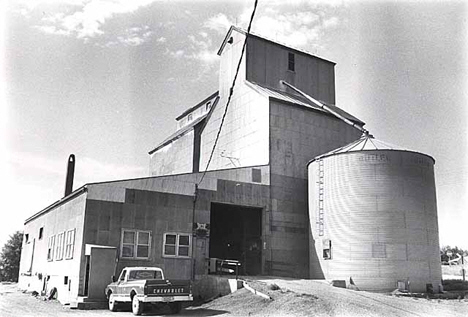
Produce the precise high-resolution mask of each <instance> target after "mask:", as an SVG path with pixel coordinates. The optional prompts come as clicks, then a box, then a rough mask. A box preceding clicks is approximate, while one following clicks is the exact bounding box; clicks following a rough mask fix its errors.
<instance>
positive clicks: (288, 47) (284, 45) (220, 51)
mask: <svg viewBox="0 0 468 317" xmlns="http://www.w3.org/2000/svg"><path fill="white" fill-rule="evenodd" d="M232 31H237V32H239V33H242V34H244V35H246V34H247V31H246V30H244V29H241V28H239V27H237V26H234V25H231V27H230V28H229V31H228V32H227V33H226V36H225V37H224V40H223V42H222V43H221V46H220V47H219V50H218V55H221V53H222V52H223V50H224V47H225V46H226V44H227V43H228V42H229V38H230V37H231V34H232ZM249 36H251V37H255V38H258V39H262V40H264V41H267V42H270V43H272V44H276V45H279V46H282V47H285V48H287V49H288V50H292V51H295V52H297V53H302V54H305V55H309V56H312V57H315V58H318V59H321V60H323V61H325V62H328V63H331V64H333V65H336V63H335V62H333V61H330V60H328V59H325V58H323V57H320V56H317V55H315V54H312V53H311V52H308V51H306V50H303V49H299V48H294V47H290V46H288V45H286V44H284V43H279V42H278V41H276V40H273V39H269V38H267V37H265V36H260V35H258V34H256V33H254V32H250V33H249Z"/></svg>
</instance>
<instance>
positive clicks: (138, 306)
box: [132, 295, 145, 316]
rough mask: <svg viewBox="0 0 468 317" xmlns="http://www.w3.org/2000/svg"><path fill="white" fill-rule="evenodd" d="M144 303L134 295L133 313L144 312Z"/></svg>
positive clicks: (139, 313)
mask: <svg viewBox="0 0 468 317" xmlns="http://www.w3.org/2000/svg"><path fill="white" fill-rule="evenodd" d="M144 306H145V305H144V303H142V302H140V301H139V300H138V297H137V296H136V295H134V296H133V299H132V313H133V315H136V316H138V315H141V314H142V313H143V308H144Z"/></svg>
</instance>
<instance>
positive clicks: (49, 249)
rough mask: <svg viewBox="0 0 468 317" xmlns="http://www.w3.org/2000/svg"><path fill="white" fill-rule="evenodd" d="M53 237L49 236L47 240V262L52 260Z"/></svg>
mask: <svg viewBox="0 0 468 317" xmlns="http://www.w3.org/2000/svg"><path fill="white" fill-rule="evenodd" d="M54 247H55V236H50V237H49V239H48V240H47V261H53V260H54Z"/></svg>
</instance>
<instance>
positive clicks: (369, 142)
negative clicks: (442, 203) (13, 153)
mask: <svg viewBox="0 0 468 317" xmlns="http://www.w3.org/2000/svg"><path fill="white" fill-rule="evenodd" d="M379 150H388V151H403V152H414V153H419V154H422V155H426V156H428V157H430V158H431V159H432V160H433V161H434V162H435V160H434V158H433V157H432V156H430V155H427V154H424V153H421V152H417V151H412V150H408V149H405V148H402V147H400V146H397V145H393V144H391V143H387V142H384V141H381V140H378V139H375V138H374V136H373V135H372V134H363V135H362V136H361V138H360V139H358V140H356V141H354V142H351V143H349V144H347V145H345V146H342V147H340V148H337V149H335V150H332V151H330V152H327V153H325V154H321V155H319V156H317V157H315V158H314V159H313V160H311V161H310V162H309V163H308V164H310V163H312V162H313V161H316V160H319V159H322V158H324V157H328V156H332V155H337V154H343V153H350V152H361V151H379Z"/></svg>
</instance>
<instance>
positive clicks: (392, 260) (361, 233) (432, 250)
mask: <svg viewBox="0 0 468 317" xmlns="http://www.w3.org/2000/svg"><path fill="white" fill-rule="evenodd" d="M322 160H323V168H322V169H323V178H319V176H318V175H319V174H318V173H319V162H320V160H318V161H314V162H312V163H311V164H309V217H310V226H311V231H312V237H311V241H310V247H311V253H313V252H316V256H315V257H317V256H318V261H317V260H316V262H315V263H312V256H311V268H310V274H311V276H310V277H311V278H317V277H316V276H320V274H321V273H323V275H324V276H325V278H326V279H330V280H332V279H345V280H348V282H349V279H350V277H352V279H353V280H354V282H355V284H356V285H357V286H358V287H359V288H360V289H364V290H366V289H367V290H393V289H395V288H396V285H397V281H398V280H409V281H410V285H411V286H410V287H411V291H425V290H426V284H428V283H431V284H432V285H433V288H434V290H437V289H438V284H439V283H440V279H441V271H440V258H439V251H438V250H439V237H438V225H437V207H436V198H435V182H434V172H433V164H434V163H433V160H432V158H431V157H429V156H426V155H424V154H420V153H416V152H407V151H396V150H380V151H377V150H376V151H361V152H349V153H344V154H341V155H331V156H328V157H325V158H323V159H322ZM320 180H321V181H323V188H324V198H323V211H322V212H323V218H324V223H323V228H324V230H323V235H322V236H321V235H320V231H319V230H318V226H317V224H316V222H317V221H318V218H319V215H318V214H319V207H318V206H319V198H318V182H319V181H320ZM324 239H330V240H331V241H332V259H331V260H324V259H323V256H322V252H323V250H322V241H323V240H324ZM314 246H315V250H314Z"/></svg>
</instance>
